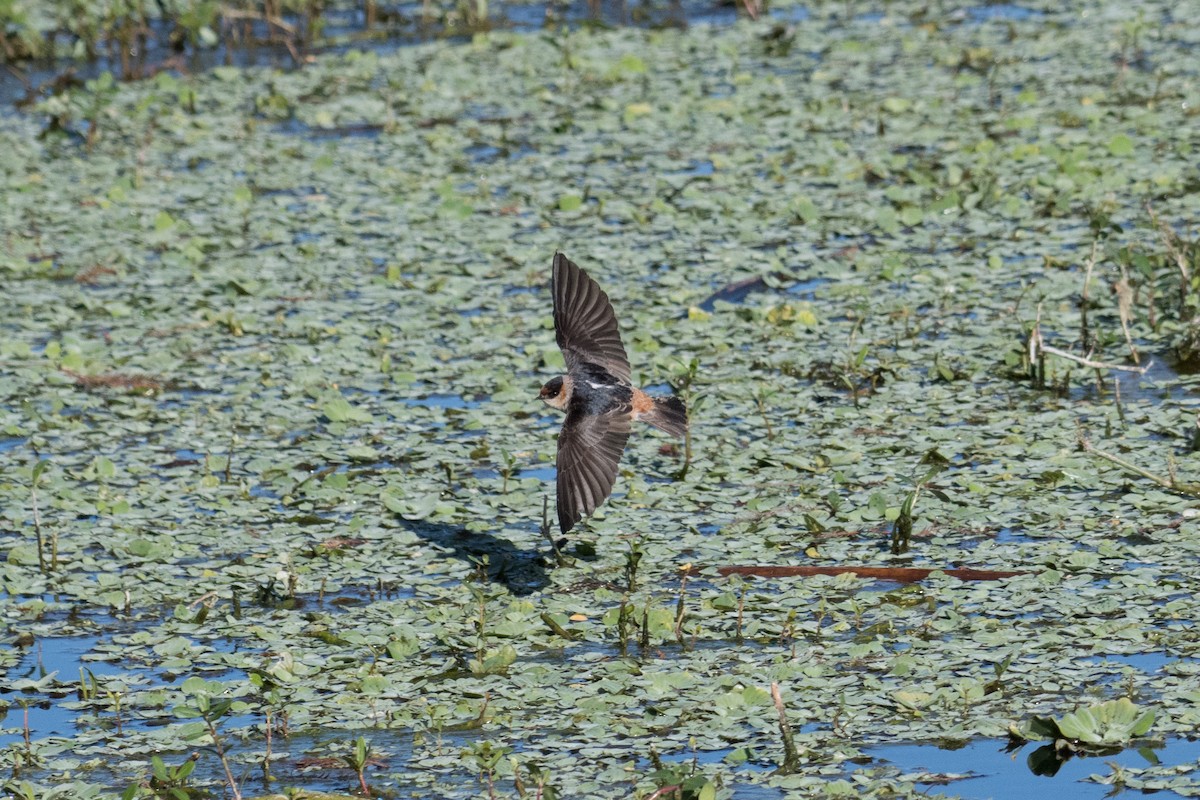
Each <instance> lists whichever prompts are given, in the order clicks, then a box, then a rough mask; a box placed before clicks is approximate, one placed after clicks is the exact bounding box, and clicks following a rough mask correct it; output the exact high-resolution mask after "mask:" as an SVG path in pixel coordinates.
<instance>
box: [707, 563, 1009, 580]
mask: <svg viewBox="0 0 1200 800" xmlns="http://www.w3.org/2000/svg"><path fill="white" fill-rule="evenodd" d="M717 572H719V573H720V574H721V575H723V576H726V577H727V576H729V575H754V576H756V577H759V578H802V577H805V576H808V575H841V574H842V573H843V572H850V573H853V574H855V575H857V576H858V577H860V578H873V579H874V580H877V581H897V582H899V583H915V582H916V581H923V580H925V579H926V578H928V577H929V576H930V574H931V573H934V572H944V573H946V574H947V575H949V576H950V577H952V578H958V579H959V580H960V581H997V580H1001V579H1003V578H1011V577H1013V576H1014V575H1027V574H1028V573H1026V572H1008V571H1004V570H996V569H971V568H969V567H962V568H959V567H952V568H949V569H935V568H924V567H811V566H796V567H756V566H748V567H717Z"/></svg>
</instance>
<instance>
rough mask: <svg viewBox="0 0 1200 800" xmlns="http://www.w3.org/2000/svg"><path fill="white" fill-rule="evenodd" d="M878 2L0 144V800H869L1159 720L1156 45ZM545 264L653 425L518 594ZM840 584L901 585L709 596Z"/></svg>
mask: <svg viewBox="0 0 1200 800" xmlns="http://www.w3.org/2000/svg"><path fill="white" fill-rule="evenodd" d="M923 7H924V6H920V7H918V5H917V4H910V3H903V2H901V3H889V4H887V5H886V6H880V7H878V8H876V7H873V6H869V5H867V6H862V5H859V4H856V5H855V15H854V16H842V14H843V7H842V5H841V4H838V7H837V8H834V7H832V6H831V7H829V8H826V7H824V6H814V7H813V8H811V9H810V10H809V16H808V18H807V19H806V20H804V21H802V22H799V23H794V24H793V23H791V22H788V21H787V20H785V19H773V20H767V21H764V22H762V23H760V24H754V25H752V24H744V25H737V26H734V27H731V28H727V29H715V28H709V27H704V26H698V27H695V28H693V29H691V30H689V31H686V32H681V31H637V30H622V31H614V32H592V31H577V32H562V33H558V34H555V35H530V36H522V35H513V34H493V35H487V36H479V37H477V38H475V39H473V40H472V41H470V42H468V43H465V44H462V45H453V46H451V45H446V44H440V45H428V46H418V47H413V48H410V49H403V50H398V51H396V52H391V53H381V52H358V51H355V52H350V53H347V54H344V55H340V56H336V57H326V58H320V59H318V60H317V61H316V62H315V63H312V64H310V65H307V66H306V67H305V68H303V69H301V70H297V71H290V72H283V71H277V70H266V69H239V68H233V67H222V68H217V69H214V70H212V71H211V72H207V73H203V74H197V75H192V76H188V77H183V76H179V75H173V74H170V73H162V74H159V75H158V76H156V77H155V78H153V79H152V80H149V81H144V82H140V83H138V84H132V85H127V84H122V83H118V82H112V81H104V80H99V79H98V80H97V81H96V82H95V83H93V84H91V85H89V86H85V87H76V88H73V89H70V90H69V91H68V92H67V93H65V94H60V95H57V96H56V97H54V98H52V99H51V100H47V101H45V103H44V104H42V105H41V106H39V107H37V108H35V109H31V110H29V111H28V112H26V113H23V114H10V115H6V116H3V117H0V152H3V153H4V154H5V156H4V158H3V159H0V181H2V184H3V186H2V191H3V197H4V202H3V203H0V231H3V247H2V248H0V281H2V283H3V286H4V291H3V295H2V299H0V303H2V307H3V313H2V314H0V366H2V368H0V458H2V459H3V462H2V465H3V468H2V471H0V526H2V531H0V540H2V542H3V552H4V554H5V557H4V559H3V560H2V561H0V581H2V582H3V584H2V588H3V594H2V595H0V617H2V620H3V636H2V643H3V644H2V646H0V662H2V663H3V667H4V673H3V674H4V677H3V681H2V683H0V691H2V692H3V694H0V703H3V704H4V705H5V706H6V714H5V716H4V718H3V720H2V721H0V725H2V726H3V727H2V730H0V767H3V770H4V772H5V774H6V775H11V777H12V780H13V783H12V784H10V786H9V788H8V789H7V790H6V791H9V792H12V793H18V792H24V791H25V789H26V788H28V789H29V791H32V792H35V794H36V792H38V791H42V792H49V791H58V792H60V793H62V796H71V797H90V796H104V797H112V796H116V795H118V794H120V793H122V792H124V791H125V790H126V789H127V787H130V786H133V787H134V788H133V789H132V790H131V791H132V793H133V795H132V796H138V795H140V796H143V797H149V796H156V795H157V796H164V797H165V796H178V794H174V795H172V793H173V792H175V791H176V790H178V791H179V792H183V793H185V794H187V793H189V792H190V793H191V794H189V795H188V796H200V794H201V793H202V792H207V793H211V794H214V795H226V796H229V795H231V794H232V790H231V788H230V786H231V784H233V783H236V784H237V785H238V786H240V787H241V790H242V792H243V794H246V795H247V796H252V795H254V794H266V793H268V792H274V791H282V790H283V789H286V788H288V787H302V788H306V789H311V790H322V791H331V792H339V793H343V794H344V793H349V792H362V791H363V788H364V784H365V786H366V787H368V788H369V789H370V790H371V791H373V792H380V793H386V794H387V795H389V796H394V797H431V796H438V797H448V798H453V797H464V798H465V797H479V796H482V795H483V794H485V793H487V792H489V791H495V792H496V793H497V795H499V796H507V797H511V796H519V795H521V794H522V793H524V794H525V795H526V796H536V795H537V792H538V791H539V788H538V787H541V791H542V792H543V795H542V796H550V795H549V794H547V792H557V796H559V797H612V798H617V797H620V798H625V797H631V796H632V797H639V796H640V797H646V796H648V795H651V794H652V793H654V792H656V791H660V790H664V789H665V788H666V787H670V786H678V787H680V788H679V790H678V792H679V793H680V794H681V795H683V794H687V795H688V796H696V797H729V796H733V795H735V794H736V796H738V797H756V796H757V797H786V796H797V797H799V796H812V795H813V794H815V793H821V792H824V793H826V794H836V793H839V792H840V793H842V794H845V795H854V796H867V797H885V796H886V797H894V796H901V797H903V796H916V795H918V794H921V795H923V794H925V793H926V792H927V791H929V789H930V786H929V785H928V784H927V783H922V782H921V779H923V777H927V776H926V775H925V774H924V773H921V774H918V775H914V774H912V773H911V771H910V770H908V769H906V768H902V767H900V766H896V765H895V764H890V763H887V762H886V760H884V761H880V760H872V756H871V755H870V752H871V748H874V747H880V746H884V745H895V744H897V743H905V742H940V743H962V742H967V741H979V740H981V739H983V740H992V741H994V742H995V743H997V744H998V745H999V746H1003V742H1004V740H1005V738H1006V736H1007V732H1008V730H1009V729H1010V726H1012V725H1014V724H1019V723H1020V722H1021V721H1023V720H1027V719H1031V718H1034V717H1038V718H1052V719H1060V720H1061V719H1063V718H1064V717H1065V716H1066V715H1068V714H1071V713H1073V712H1076V711H1078V710H1079V709H1084V708H1088V707H1092V706H1097V705H1099V704H1101V703H1103V702H1106V701H1112V700H1118V699H1120V698H1123V697H1124V698H1129V700H1130V701H1132V702H1133V703H1134V704H1136V706H1137V707H1138V708H1139V709H1144V710H1146V711H1152V712H1153V722H1152V724H1151V725H1150V728H1149V729H1148V730H1147V731H1144V732H1141V731H1139V733H1138V734H1137V735H1138V736H1139V737H1143V738H1148V739H1155V738H1156V737H1157V739H1158V740H1163V741H1166V740H1172V741H1174V740H1178V739H1179V737H1186V736H1188V735H1191V734H1192V733H1193V732H1194V731H1195V730H1196V728H1197V724H1198V723H1200V714H1198V712H1197V708H1200V706H1198V705H1197V699H1198V698H1200V677H1198V676H1200V664H1198V663H1197V658H1196V657H1197V653H1198V652H1200V633H1198V632H1197V628H1196V619H1197V616H1198V614H1200V609H1198V607H1197V606H1198V602H1200V601H1198V600H1197V597H1198V596H1200V592H1198V591H1197V589H1198V586H1197V583H1198V581H1197V571H1196V564H1197V557H1198V556H1200V537H1197V535H1196V506H1197V501H1196V497H1195V494H1194V492H1193V488H1194V486H1195V485H1196V484H1197V483H1198V482H1200V469H1198V468H1197V467H1198V465H1197V455H1196V449H1197V446H1198V444H1200V436H1198V435H1197V427H1196V421H1197V411H1198V410H1200V409H1198V396H1197V381H1198V379H1197V378H1196V377H1195V375H1194V372H1193V370H1194V365H1195V364H1194V358H1193V357H1192V355H1191V354H1192V353H1193V352H1195V350H1194V343H1195V342H1196V341H1200V323H1198V321H1197V318H1196V312H1197V308H1198V307H1200V303H1198V301H1197V285H1196V276H1197V274H1198V273H1200V264H1198V263H1197V252H1198V251H1200V248H1198V247H1197V238H1198V237H1197V231H1196V226H1195V220H1194V217H1193V215H1194V210H1195V209H1196V208H1197V207H1200V204H1198V202H1197V201H1198V197H1197V192H1198V191H1200V181H1197V174H1196V162H1197V147H1200V141H1198V140H1197V138H1196V130H1197V125H1196V122H1197V119H1196V109H1197V108H1200V85H1198V83H1197V81H1198V79H1200V78H1198V75H1200V57H1198V56H1197V53H1198V52H1200V50H1198V49H1197V39H1198V37H1200V33H1198V32H1197V28H1196V26H1195V25H1194V24H1193V20H1194V19H1195V16H1196V15H1195V14H1194V13H1191V12H1192V11H1195V10H1196V9H1194V8H1192V9H1188V8H1183V9H1181V8H1179V7H1178V6H1177V5H1168V4H1151V5H1149V6H1146V5H1145V4H1142V6H1141V7H1140V8H1141V10H1140V11H1135V10H1132V9H1127V8H1126V6H1125V5H1122V4H1117V3H1109V4H1087V5H1084V4H1068V5H1066V6H1062V5H1059V4H1054V5H1051V4H1044V5H1030V6H1020V7H1015V6H1014V7H1003V8H1002V10H1003V13H1001V12H1000V11H996V12H995V13H992V12H990V11H989V9H991V8H992V7H982V8H979V9H972V10H968V11H964V12H962V13H952V14H945V15H940V16H930V15H928V14H926V13H924V12H923V11H922V9H923ZM998 8H999V7H998ZM1018 12H1019V13H1018ZM556 249H561V250H562V251H564V252H566V253H567V254H568V255H569V256H570V257H571V258H572V259H573V260H575V261H577V262H578V263H579V264H580V265H582V266H583V267H584V268H586V269H588V270H589V271H590V272H591V274H592V275H594V276H595V277H596V278H597V280H599V281H600V283H601V285H602V286H604V288H605V289H606V291H607V292H608V293H609V295H610V296H611V297H612V299H613V302H614V304H615V306H616V308H617V311H618V316H619V318H620V321H621V325H622V331H623V333H624V337H625V343H626V346H627V348H628V350H629V352H630V361H631V363H632V364H633V370H634V379H635V381H637V382H638V383H639V384H640V385H643V386H647V387H650V388H654V387H659V388H662V387H665V386H667V385H673V386H675V387H676V388H677V390H678V391H679V392H680V393H681V394H682V395H683V396H684V397H685V399H687V401H688V404H689V407H690V410H691V418H692V431H691V442H690V461H689V459H688V455H687V448H685V447H683V446H673V445H672V443H671V442H669V441H668V440H666V439H665V438H664V437H661V436H658V435H657V434H655V433H654V432H653V431H649V430H647V431H646V432H644V435H639V436H637V437H634V439H633V440H632V442H631V444H630V447H629V450H628V452H627V454H626V458H625V460H624V462H623V465H622V471H621V474H620V476H619V478H618V483H617V487H616V491H615V493H614V496H613V497H612V499H611V500H610V502H609V503H607V504H606V505H605V506H603V507H602V508H601V509H600V511H599V512H598V513H597V514H596V516H595V517H594V518H593V519H591V520H590V521H589V522H588V523H586V524H584V525H581V526H580V527H579V529H578V531H577V534H578V535H577V536H575V537H574V539H573V542H572V544H571V545H570V546H568V548H567V555H568V556H569V557H571V558H572V562H571V563H569V564H567V565H564V566H556V565H552V564H551V563H550V562H549V561H548V560H547V556H548V545H547V543H546V542H545V540H544V539H543V538H542V536H541V533H540V526H541V522H542V514H543V498H544V497H545V496H547V495H550V496H551V497H552V496H553V478H554V470H553V465H554V453H555V442H554V435H555V432H556V431H557V429H558V426H559V423H560V420H559V419H558V418H556V417H555V416H554V415H553V413H551V412H550V411H549V410H547V409H545V408H544V407H543V406H542V405H541V404H540V403H539V402H538V401H537V399H536V394H537V390H538V387H539V386H540V385H541V384H542V383H543V382H544V381H545V380H546V379H547V378H548V377H549V376H552V375H554V374H556V370H558V369H560V368H561V366H562V362H561V356H560V354H559V353H558V350H557V347H556V346H555V343H554V335H553V328H552V323H551V305H550V297H549V291H548V280H549V271H548V270H549V264H550V258H551V256H552V254H553V253H554V251H555V250H556ZM728 287H735V288H728ZM1035 333H1036V334H1037V335H1036V336H1035V335H1034V334H1035ZM1048 348H1053V349H1048ZM1131 370H1132V371H1131ZM1085 443H1086V447H1085V446H1084V444H1085ZM1088 448H1090V449H1088ZM1099 453H1105V454H1107V455H1108V456H1111V457H1113V458H1115V459H1117V460H1113V458H1106V457H1103V456H1101V455H1099ZM930 464H934V465H936V466H937V469H936V470H935V469H933V468H932V467H930V466H929V465H930ZM901 523H903V524H901ZM902 528H903V531H901V529H902ZM900 533H903V535H902V536H901V535H899V534H900ZM893 543H895V544H896V545H897V549H898V550H904V549H905V547H904V546H901V545H906V546H907V552H903V553H901V554H898V555H892V552H891V551H892V547H893ZM846 566H858V567H864V568H870V567H874V568H897V569H898V568H906V569H907V568H911V569H917V570H932V572H929V573H922V575H921V579H920V580H917V581H916V582H913V583H904V584H901V583H896V582H889V581H885V580H876V579H875V576H876V575H879V574H886V573H872V572H869V571H864V572H863V574H861V575H855V574H849V573H847V574H841V575H815V576H806V577H780V576H778V575H779V573H769V572H759V573H757V574H755V573H753V572H752V573H748V574H744V575H738V574H722V572H721V571H720V570H721V569H722V568H724V567H846ZM685 567H688V568H687V569H684V568H685ZM951 568H954V569H969V570H979V571H986V572H984V573H982V574H987V575H992V576H996V575H1007V576H1008V577H999V578H997V579H994V580H958V579H956V578H954V577H952V576H951V575H948V574H945V573H943V572H942V570H946V569H951ZM893 574H904V575H908V574H913V573H893ZM971 574H981V573H971ZM767 576H769V577H767ZM1139 659H1149V660H1148V661H1145V660H1139ZM773 684H778V687H779V697H780V703H779V704H778V705H777V704H776V703H775V702H774V701H773V699H772V694H771V688H772V685H773ZM784 720H786V723H785V722H784ZM785 730H788V731H790V733H791V740H792V747H791V750H792V752H790V753H786V754H785V746H784V742H785V741H786V739H787V737H786V736H785V735H784V731H785ZM1164 752H1168V753H1169V752H1179V751H1177V750H1172V749H1170V748H1168V750H1167V751H1164ZM193 754H194V756H193ZM156 756H157V757H158V759H159V761H157V762H156V761H154V757H156ZM193 757H194V759H195V766H194V768H191V769H190V771H189V770H188V768H186V767H185V766H184V765H185V762H187V761H188V760H189V759H192V758H193ZM1093 761H1094V763H1092V762H1089V763H1090V764H1092V766H1094V769H1093V770H1092V772H1091V773H1089V775H1090V776H1091V777H1090V780H1091V781H1092V783H1093V784H1094V786H1091V787H1087V788H1091V789H1094V790H1095V792H1096V794H1093V795H1091V796H1096V797H1098V796H1100V795H1101V794H1103V793H1104V792H1107V791H1108V790H1109V789H1110V788H1111V785H1116V784H1122V785H1126V786H1135V785H1136V786H1145V787H1150V788H1163V789H1171V790H1174V791H1175V792H1176V793H1179V794H1189V793H1191V794H1194V793H1195V792H1196V791H1197V789H1198V788H1200V777H1198V776H1197V774H1196V767H1197V764H1196V762H1195V761H1194V760H1188V759H1184V760H1183V761H1182V762H1171V763H1166V762H1164V763H1163V764H1161V765H1158V766H1145V767H1141V766H1138V767H1133V766H1128V762H1125V763H1126V766H1119V767H1110V766H1108V765H1106V764H1105V763H1104V762H1103V761H1102V760H1100V759H1096V760H1093ZM780 765H784V766H786V767H787V769H782V770H781V769H778V768H779V767H780ZM920 766H921V767H922V768H923V769H927V770H937V769H939V767H938V765H937V764H931V763H922V764H921V765H920ZM1013 768H1014V769H1024V768H1025V767H1024V765H1023V764H1022V763H1020V761H1014V762H1013ZM1113 770H1116V771H1113ZM1060 779H1061V778H1055V779H1046V780H1060ZM25 782H27V786H26V783H25ZM489 786H490V787H492V788H491V789H489ZM23 787H24V788H23ZM38 787H41V789H38ZM937 791H943V792H945V793H947V794H960V793H961V794H963V795H964V796H970V791H971V790H970V784H969V781H968V782H962V783H960V782H958V781H951V782H950V784H949V785H947V786H942V787H941V788H939V789H937ZM36 796H50V795H48V794H44V793H43V794H37V795H36ZM659 796H660V797H663V796H666V794H665V793H660V794H659Z"/></svg>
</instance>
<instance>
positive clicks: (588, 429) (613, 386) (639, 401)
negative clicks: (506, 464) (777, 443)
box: [538, 253, 688, 534]
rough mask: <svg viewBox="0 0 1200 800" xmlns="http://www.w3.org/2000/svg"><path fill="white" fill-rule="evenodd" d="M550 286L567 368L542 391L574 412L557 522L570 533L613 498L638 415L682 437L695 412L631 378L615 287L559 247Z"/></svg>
mask: <svg viewBox="0 0 1200 800" xmlns="http://www.w3.org/2000/svg"><path fill="white" fill-rule="evenodd" d="M550 290H551V293H552V294H553V295H554V336H555V339H556V340H557V341H558V347H559V349H560V350H562V354H563V360H564V361H566V365H567V374H566V375H562V376H559V377H557V378H554V379H553V380H551V381H548V382H547V383H546V385H544V386H543V387H542V390H541V392H539V394H538V396H539V397H540V398H541V399H542V401H543V402H545V404H546V405H548V406H550V407H551V408H556V409H558V410H559V411H564V412H566V415H567V418H566V421H564V422H563V426H562V432H561V433H559V435H558V459H557V461H556V462H555V465H556V467H557V472H558V478H557V493H558V527H559V529H560V530H561V531H562V532H563V533H564V534H565V533H566V532H567V531H569V530H571V528H572V527H573V526H574V525H575V523H576V522H579V520H581V519H582V518H583V517H584V516H585V515H587V514H590V513H592V512H593V511H595V510H596V508H597V507H598V506H599V505H600V504H601V503H603V502H604V501H605V500H607V499H608V495H609V494H610V493H611V492H612V487H613V483H614V482H615V481H616V479H617V465H618V464H619V463H620V461H621V453H622V452H623V451H624V450H625V442H626V441H627V440H628V439H629V434H630V432H631V431H632V423H633V421H634V420H641V421H642V422H647V423H649V424H651V425H653V426H654V427H656V428H658V429H659V430H662V431H665V432H667V433H669V434H671V435H672V436H676V437H682V436H684V435H685V434H686V433H687V426H688V419H687V408H686V407H685V406H684V404H683V401H682V400H680V399H679V398H678V397H675V396H674V395H669V396H666V397H652V396H650V395H648V394H646V393H645V392H643V391H642V390H641V389H639V388H637V387H636V386H634V385H633V384H632V383H631V382H630V376H629V358H628V356H626V355H625V347H624V345H622V344H621V333H620V331H619V330H618V329H617V315H616V313H615V312H614V311H613V307H612V303H610V302H609V300H608V295H607V294H605V293H604V290H603V289H601V288H600V285H599V284H597V283H596V282H595V281H594V280H592V278H591V277H590V276H589V275H588V274H587V273H586V272H584V271H583V270H582V269H580V268H579V267H578V266H576V265H575V264H574V263H573V262H571V261H570V260H569V259H568V258H567V257H566V256H564V255H563V254H562V253H555V254H554V264H553V267H552V274H551V280H550Z"/></svg>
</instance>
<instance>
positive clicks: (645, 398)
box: [633, 389, 654, 419]
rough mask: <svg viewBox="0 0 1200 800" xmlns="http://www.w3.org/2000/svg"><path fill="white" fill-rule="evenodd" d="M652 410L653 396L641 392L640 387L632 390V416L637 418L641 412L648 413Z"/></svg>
mask: <svg viewBox="0 0 1200 800" xmlns="http://www.w3.org/2000/svg"><path fill="white" fill-rule="evenodd" d="M653 410H654V398H653V397H651V396H650V395H648V394H646V393H645V392H643V391H642V390H641V389H634V390H633V418H634V419H637V418H638V417H640V416H642V415H643V414H648V413H650V412H651V411H653Z"/></svg>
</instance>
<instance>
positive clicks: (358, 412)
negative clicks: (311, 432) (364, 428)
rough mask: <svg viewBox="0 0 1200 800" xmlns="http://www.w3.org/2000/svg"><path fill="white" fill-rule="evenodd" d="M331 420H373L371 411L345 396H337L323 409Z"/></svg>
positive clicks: (322, 411)
mask: <svg viewBox="0 0 1200 800" xmlns="http://www.w3.org/2000/svg"><path fill="white" fill-rule="evenodd" d="M321 413H322V414H324V415H325V418H326V419H328V420H329V421H330V422H372V421H373V420H374V419H375V418H374V417H372V416H371V412H369V411H367V410H366V409H363V408H359V407H357V406H353V405H351V404H350V401H349V400H347V399H346V398H344V397H335V398H334V399H332V400H330V401H329V402H328V403H326V404H325V406H324V407H323V408H322V409H321Z"/></svg>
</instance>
